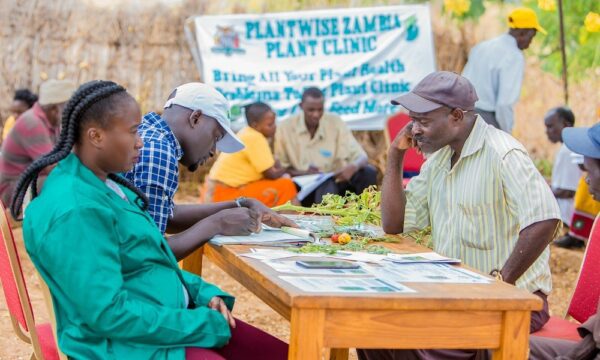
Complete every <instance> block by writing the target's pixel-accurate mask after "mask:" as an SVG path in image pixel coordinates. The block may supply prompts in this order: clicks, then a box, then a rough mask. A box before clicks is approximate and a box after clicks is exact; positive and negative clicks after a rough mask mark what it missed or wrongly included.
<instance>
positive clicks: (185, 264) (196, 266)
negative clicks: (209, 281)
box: [181, 247, 204, 276]
mask: <svg viewBox="0 0 600 360" xmlns="http://www.w3.org/2000/svg"><path fill="white" fill-rule="evenodd" d="M203 254H204V247H200V248H198V249H196V250H194V252H193V253H191V254H189V255H188V256H186V257H185V259H183V260H182V261H181V268H182V269H183V270H185V271H188V272H191V273H192V274H196V275H198V276H202V255H203Z"/></svg>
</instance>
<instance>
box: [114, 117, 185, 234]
mask: <svg viewBox="0 0 600 360" xmlns="http://www.w3.org/2000/svg"><path fill="white" fill-rule="evenodd" d="M138 134H139V135H140V137H141V138H142V141H143V142H144V147H143V148H142V150H140V160H139V161H138V163H137V164H135V166H134V167H133V169H132V170H131V171H129V172H128V173H127V174H125V177H126V178H127V179H128V180H129V181H131V182H132V183H133V184H134V185H135V186H136V187H137V188H138V189H140V190H141V191H142V192H143V193H144V194H146V196H147V197H148V201H149V203H148V212H149V213H150V215H151V216H152V218H153V219H154V222H155V223H156V225H157V226H158V228H159V229H160V232H162V233H163V234H164V233H165V231H166V230H167V222H168V221H169V218H172V217H173V210H174V209H175V202H174V201H173V198H174V197H175V193H176V192H177V188H178V187H179V159H181V157H182V156H183V150H182V149H181V146H180V145H179V142H178V141H177V139H176V138H175V135H174V134H173V131H171V128H169V125H168V124H167V122H166V121H165V120H164V119H163V118H161V117H160V115H158V114H157V113H154V112H151V113H148V114H146V115H145V116H144V117H143V118H142V124H141V125H140V127H139V129H138Z"/></svg>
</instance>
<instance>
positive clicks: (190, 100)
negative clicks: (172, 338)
mask: <svg viewBox="0 0 600 360" xmlns="http://www.w3.org/2000/svg"><path fill="white" fill-rule="evenodd" d="M228 116H229V104H228V102H227V99H225V97H224V96H223V95H222V94H221V93H219V92H218V91H217V90H216V89H214V88H213V87H211V86H209V85H206V84H202V83H187V84H183V85H180V86H178V87H177V88H176V89H175V90H174V91H173V92H172V93H171V95H170V96H169V98H168V100H167V102H166V104H165V107H164V112H163V114H162V115H158V114H156V113H154V112H150V113H148V114H146V115H144V117H143V118H142V123H141V125H140V127H139V129H138V134H139V136H140V137H141V138H142V141H143V143H144V147H143V148H142V149H141V150H140V155H139V158H138V161H137V163H136V164H135V165H134V166H133V168H132V169H131V170H130V171H129V172H128V173H127V174H126V175H125V176H126V177H127V178H128V179H129V180H130V181H131V182H132V183H133V184H134V185H135V186H136V187H137V188H138V189H140V190H141V191H142V192H143V193H144V194H145V195H146V197H147V198H148V212H149V213H150V215H151V216H152V218H153V219H154V221H155V222H156V225H157V226H158V228H159V230H160V231H161V232H162V233H163V234H164V233H165V232H168V233H169V234H172V235H171V236H169V237H168V238H167V241H168V243H169V245H170V246H171V250H172V251H173V252H174V253H175V255H176V256H177V257H178V258H185V257H186V256H188V255H190V254H191V253H192V252H194V251H195V250H196V249H198V248H200V247H202V245H204V243H206V242H207V241H208V240H210V239H211V238H212V237H213V236H215V235H219V234H220V235H249V234H250V233H253V232H259V231H260V229H261V223H263V222H264V223H266V224H267V225H271V226H275V227H280V226H281V225H286V226H297V225H296V224H295V223H294V222H292V221H291V220H289V219H288V218H286V217H284V216H282V215H279V214H277V213H275V212H273V211H272V210H271V209H269V208H267V207H266V206H265V205H264V204H262V203H261V202H259V201H257V200H256V199H252V198H244V197H240V198H238V199H236V200H235V201H225V202H220V203H215V204H176V203H175V200H174V198H175V193H176V192H177V190H178V188H179V165H180V164H181V165H183V166H186V167H187V168H188V170H189V171H195V170H197V169H198V167H199V166H200V165H202V164H204V162H205V161H206V160H207V159H208V158H210V157H211V156H213V154H214V152H215V151H216V149H217V148H218V149H219V150H220V151H222V152H230V153H234V152H237V151H240V150H242V149H243V148H244V144H243V143H242V142H241V141H240V140H239V139H238V137H237V136H236V135H235V133H234V132H233V130H231V124H230V120H229V117H228ZM201 260H202V257H201V253H199V252H196V253H195V255H194V256H189V257H188V258H187V259H185V260H184V262H183V267H184V269H185V270H189V271H192V272H195V273H200V271H201V264H200V263H201Z"/></svg>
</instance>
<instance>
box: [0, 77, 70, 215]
mask: <svg viewBox="0 0 600 360" xmlns="http://www.w3.org/2000/svg"><path fill="white" fill-rule="evenodd" d="M73 91H75V85H74V84H73V83H71V82H69V81H66V80H48V81H46V82H44V83H42V85H41V86H40V97H39V100H38V102H37V103H35V104H34V105H33V107H32V108H31V109H29V110H27V111H25V112H24V113H23V114H21V116H19V118H18V119H17V121H16V122H15V125H14V127H13V129H12V131H11V132H10V133H8V136H7V137H6V139H5V140H4V142H3V143H2V149H1V150H0V199H1V200H2V202H4V204H5V205H7V206H8V205H9V204H10V200H11V198H12V196H13V192H14V189H15V187H16V185H17V180H18V179H19V176H21V174H22V173H23V171H25V169H26V168H27V167H28V166H29V165H31V163H33V161H34V160H36V159H37V158H39V157H41V156H42V155H44V154H46V153H48V152H50V150H52V148H53V147H54V144H55V143H56V139H57V138H58V135H59V133H60V121H61V116H62V110H63V108H64V106H65V103H66V102H67V100H69V97H70V96H71V94H72V93H73ZM50 169H51V167H50V168H47V169H45V170H44V171H42V172H41V173H40V175H39V177H38V182H37V184H36V185H37V186H38V189H39V188H41V187H42V184H43V183H44V180H45V179H46V176H48V173H49V172H50Z"/></svg>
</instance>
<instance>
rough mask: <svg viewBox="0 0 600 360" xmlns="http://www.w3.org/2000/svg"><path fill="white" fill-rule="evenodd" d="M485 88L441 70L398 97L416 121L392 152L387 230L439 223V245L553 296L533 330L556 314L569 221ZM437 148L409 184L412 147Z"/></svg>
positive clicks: (366, 353)
mask: <svg viewBox="0 0 600 360" xmlns="http://www.w3.org/2000/svg"><path fill="white" fill-rule="evenodd" d="M476 101H477V94H476V92H475V89H474V88H473V85H472V84H471V83H470V82H469V81H468V80H467V79H466V78H464V77H462V76H460V75H457V74H454V73H451V72H444V71H440V72H435V73H432V74H430V75H428V76H427V77H425V78H424V79H423V80H422V81H421V82H420V83H419V84H418V85H417V86H416V87H415V88H414V89H413V90H412V91H411V92H410V93H407V94H405V95H403V96H401V97H399V98H397V99H395V100H394V101H393V103H394V104H396V105H402V106H404V107H405V108H407V109H408V110H409V114H410V117H411V120H412V121H411V123H410V124H409V126H408V127H407V128H405V129H403V130H402V131H401V132H400V134H398V136H397V137H396V139H395V140H394V141H393V142H392V145H391V147H390V149H389V152H388V163H387V169H386V173H385V178H384V181H383V195H382V197H381V198H382V204H381V208H382V222H383V229H384V230H385V231H386V232H387V233H394V234H395V233H401V232H408V231H412V230H416V229H423V228H425V227H427V226H431V228H432V235H433V250H434V251H436V252H438V253H440V254H443V255H446V256H449V257H454V258H460V259H461V260H462V261H463V262H464V264H465V265H468V266H471V267H474V268H476V269H478V270H480V271H482V272H485V273H490V274H494V275H496V276H497V277H498V278H500V279H503V280H504V281H506V282H508V283H511V284H515V285H516V286H517V287H520V288H524V289H527V290H529V291H531V292H532V293H534V294H536V295H538V296H540V297H541V298H542V299H543V300H544V310H542V311H539V312H535V313H533V314H532V321H531V331H536V330H539V329H540V328H541V327H542V326H543V325H544V323H546V322H547V321H548V319H549V314H548V305H547V301H546V296H547V294H548V293H549V292H550V290H551V288H552V281H551V275H550V267H549V264H548V259H549V256H550V251H549V248H548V244H549V243H550V242H551V241H552V239H553V237H554V236H555V233H556V230H557V227H558V226H559V225H560V211H559V209H558V205H557V203H556V199H555V198H554V196H553V195H552V191H551V189H550V187H549V186H548V185H547V184H546V182H545V181H544V179H543V178H542V176H541V174H540V173H539V172H538V170H537V169H536V168H535V166H534V164H533V162H532V161H531V159H530V158H529V156H528V155H527V151H526V150H525V148H524V147H523V145H521V144H520V143H519V142H518V141H517V140H515V139H514V138H513V137H511V136H510V135H509V134H507V133H505V132H503V131H501V130H498V129H496V128H494V127H493V126H490V125H488V124H486V123H485V121H483V119H481V117H480V116H479V115H477V114H475V113H474V111H473V110H474V105H475V102H476ZM414 145H416V146H418V147H419V148H420V149H421V150H422V151H423V152H425V153H427V154H429V155H428V158H427V161H426V162H425V164H424V165H423V168H422V169H421V173H420V174H419V175H418V176H417V177H413V178H412V179H411V181H410V183H409V184H408V186H407V188H406V190H404V189H403V187H402V170H401V169H402V162H403V159H404V154H405V153H406V150H407V149H409V148H410V147H412V146H414ZM359 354H360V357H361V359H369V360H371V359H392V358H393V359H454V358H459V359H485V358H486V357H487V352H486V351H477V350H467V351H456V350H427V351H424V350H403V351H401V350H360V351H359Z"/></svg>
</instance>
